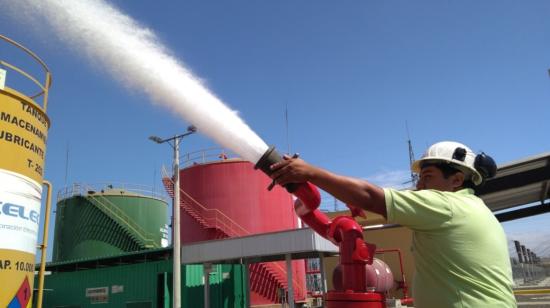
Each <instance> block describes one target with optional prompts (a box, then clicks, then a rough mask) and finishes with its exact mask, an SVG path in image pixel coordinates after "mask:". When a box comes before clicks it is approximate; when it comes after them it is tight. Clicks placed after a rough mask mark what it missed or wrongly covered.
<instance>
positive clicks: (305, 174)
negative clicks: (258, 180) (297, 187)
mask: <svg viewBox="0 0 550 308" xmlns="http://www.w3.org/2000/svg"><path fill="white" fill-rule="evenodd" d="M270 168H271V170H273V173H272V174H271V178H272V179H273V180H275V182H277V184H279V185H283V186H284V185H286V184H288V183H304V182H307V181H309V180H310V179H311V177H312V175H313V173H314V170H315V167H313V166H311V165H310V164H308V163H306V162H305V161H304V160H302V159H300V158H293V157H290V156H288V155H283V160H282V161H280V162H278V163H275V164H273V165H271V166H270Z"/></svg>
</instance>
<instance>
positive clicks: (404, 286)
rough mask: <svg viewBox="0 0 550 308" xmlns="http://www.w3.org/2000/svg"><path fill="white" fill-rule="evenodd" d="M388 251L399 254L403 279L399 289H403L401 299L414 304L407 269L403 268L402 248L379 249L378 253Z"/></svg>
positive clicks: (404, 302) (399, 283)
mask: <svg viewBox="0 0 550 308" xmlns="http://www.w3.org/2000/svg"><path fill="white" fill-rule="evenodd" d="M386 252H397V254H398V256H399V268H400V270H401V281H398V289H399V288H401V289H403V299H402V300H401V303H403V304H412V302H413V299H412V298H410V297H409V294H408V293H409V292H408V291H409V288H408V286H407V282H406V280H405V271H404V270H403V256H402V255H401V250H400V249H377V250H376V253H380V254H382V253H386Z"/></svg>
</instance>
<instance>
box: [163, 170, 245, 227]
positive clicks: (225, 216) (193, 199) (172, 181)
mask: <svg viewBox="0 0 550 308" xmlns="http://www.w3.org/2000/svg"><path fill="white" fill-rule="evenodd" d="M162 176H163V177H164V178H167V179H169V180H170V183H172V187H175V186H176V185H175V183H174V180H172V177H170V176H169V175H168V171H166V168H164V166H163V168H162ZM178 188H179V191H180V192H181V193H182V194H183V195H184V196H185V197H187V198H188V199H189V200H191V202H192V203H194V204H193V205H196V206H198V207H199V209H201V210H202V211H205V212H213V213H218V212H219V214H220V215H221V216H222V217H223V218H225V219H226V220H228V221H229V222H231V223H233V224H234V225H235V226H237V227H238V228H240V229H241V231H243V232H244V234H236V235H237V236H243V235H249V234H251V233H250V231H248V230H246V229H245V228H244V227H242V226H241V225H240V224H238V223H237V222H235V221H234V220H233V219H231V218H230V217H229V216H227V215H225V214H224V213H223V212H221V211H220V210H218V209H209V208H207V207H205V206H204V205H202V204H201V203H200V202H199V201H197V200H195V198H193V197H191V196H190V195H189V194H188V193H187V192H186V191H184V190H183V189H181V187H178ZM174 193H175V191H174Z"/></svg>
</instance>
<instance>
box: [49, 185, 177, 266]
mask: <svg viewBox="0 0 550 308" xmlns="http://www.w3.org/2000/svg"><path fill="white" fill-rule="evenodd" d="M167 211H168V204H167V202H166V201H165V200H164V198H163V197H162V196H160V195H157V194H156V193H154V192H153V191H152V190H148V189H144V188H143V187H137V186H132V187H128V186H127V185H119V186H114V185H104V186H94V187H92V186H88V185H84V184H74V185H72V186H70V187H67V188H65V189H63V190H61V191H60V192H59V193H58V197H57V210H56V222H55V236H54V247H53V261H54V262H59V261H68V260H77V259H88V258H93V257H100V256H109V255H118V254H121V253H125V252H131V251H140V250H145V249H152V248H162V247H167V246H168V244H169V243H168V225H167Z"/></svg>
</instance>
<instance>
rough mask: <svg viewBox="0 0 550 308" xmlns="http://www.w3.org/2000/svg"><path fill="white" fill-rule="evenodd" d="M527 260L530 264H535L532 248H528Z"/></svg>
mask: <svg viewBox="0 0 550 308" xmlns="http://www.w3.org/2000/svg"><path fill="white" fill-rule="evenodd" d="M527 260H528V261H529V264H533V258H532V254H531V250H530V249H527Z"/></svg>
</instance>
